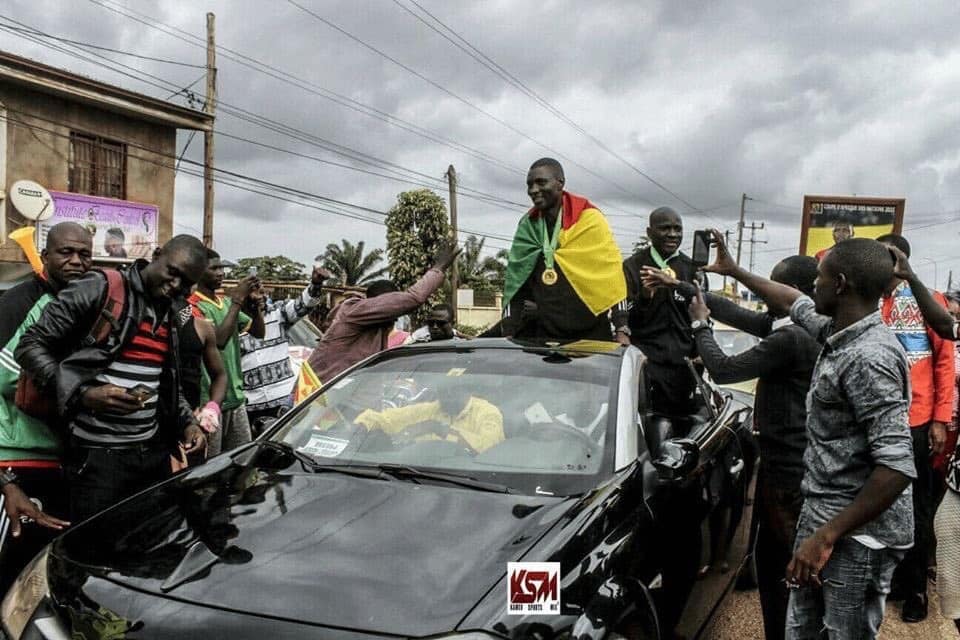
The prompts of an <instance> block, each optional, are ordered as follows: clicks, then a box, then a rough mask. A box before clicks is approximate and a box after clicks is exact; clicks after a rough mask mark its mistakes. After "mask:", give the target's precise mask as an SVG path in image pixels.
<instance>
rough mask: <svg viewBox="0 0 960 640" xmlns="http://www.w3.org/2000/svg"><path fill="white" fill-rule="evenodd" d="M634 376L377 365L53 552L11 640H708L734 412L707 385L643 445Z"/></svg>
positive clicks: (724, 535) (29, 577)
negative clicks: (690, 406)
mask: <svg viewBox="0 0 960 640" xmlns="http://www.w3.org/2000/svg"><path fill="white" fill-rule="evenodd" d="M643 362H644V358H643V355H642V354H641V353H640V351H638V350H637V349H635V348H633V347H630V348H623V347H619V346H618V345H614V344H612V343H574V344H569V345H565V346H557V345H549V344H548V345H539V346H532V345H524V344H519V343H515V342H511V341H507V340H499V339H496V340H493V339H491V340H472V341H465V342H444V343H428V344H426V345H423V346H411V347H403V348H399V349H391V350H388V351H385V352H382V353H380V354H378V355H376V356H374V357H372V358H369V359H368V360H366V361H365V362H363V363H361V364H359V365H358V366H356V367H354V368H352V369H350V370H348V371H347V372H345V373H344V374H342V375H341V376H339V377H338V378H337V379H334V380H332V381H331V382H330V384H328V385H327V386H325V387H324V388H323V389H322V390H321V391H320V392H319V393H317V394H315V395H314V396H313V397H311V398H310V399H309V400H308V401H307V402H304V403H303V404H301V405H300V406H298V407H297V408H295V409H294V410H293V411H291V412H290V413H288V414H287V415H286V416H284V417H283V418H281V419H280V421H279V422H277V423H276V424H275V425H273V427H272V428H270V429H269V430H268V431H267V432H266V433H265V434H264V435H263V436H262V437H261V438H259V439H258V440H257V441H255V442H253V443H252V444H250V445H247V446H245V447H241V448H239V449H236V450H234V451H231V452H228V453H225V454H222V455H220V456H218V457H216V458H213V459H212V460H210V461H209V462H207V463H206V464H204V465H202V466H198V467H196V468H193V469H189V470H187V471H185V472H182V473H181V474H179V475H177V476H175V477H174V478H172V479H170V480H169V481H166V482H164V483H162V484H160V485H158V486H156V487H153V488H151V489H149V490H147V491H144V492H142V493H140V494H138V495H136V496H134V497H132V498H130V499H128V500H126V501H125V502H122V503H121V504H119V505H117V506H115V507H113V508H111V509H109V510H107V511H105V512H103V513H101V514H99V515H97V516H95V517H93V518H92V519H90V520H88V521H86V522H84V523H82V524H80V525H78V526H75V527H74V528H73V529H71V530H70V531H69V532H67V533H66V534H64V535H63V536H61V537H60V538H58V539H57V540H56V541H55V542H54V543H53V544H52V545H50V547H49V548H48V549H47V550H46V551H45V552H43V553H42V554H40V555H39V556H38V557H37V558H36V559H35V560H34V561H33V562H32V564H31V565H30V566H29V567H28V568H27V569H26V570H25V571H24V573H23V574H22V575H21V576H20V578H19V579H18V581H17V583H16V584H15V586H14V587H13V588H12V589H11V591H10V592H9V594H8V595H7V597H6V598H5V600H4V601H3V605H2V620H3V629H4V632H5V633H6V635H7V637H8V638H11V639H13V640H20V639H23V638H67V637H71V636H72V637H73V638H114V637H116V638H119V637H126V638H230V639H231V640H240V639H242V638H298V639H300V638H355V639H361V638H376V637H384V638H385V637H394V638H396V637H403V638H422V637H430V638H451V639H452V638H458V639H460V640H481V639H491V638H618V637H629V638H668V637H672V636H671V632H676V633H677V634H680V635H682V636H684V637H690V638H692V637H697V636H702V635H704V634H705V633H706V630H707V629H708V628H709V623H710V619H711V616H712V614H713V613H714V611H715V609H716V607H717V605H718V604H719V602H720V601H721V599H722V598H723V596H724V595H725V594H726V593H727V591H728V590H729V589H730V588H731V585H732V583H733V581H734V578H735V576H736V575H737V571H738V569H739V568H740V567H741V566H742V564H743V562H744V560H745V558H746V557H747V555H748V554H747V546H748V542H749V539H750V536H749V535H748V529H749V522H750V512H749V500H748V494H749V490H750V488H751V485H752V475H753V469H754V468H755V465H754V461H755V454H754V453H753V451H754V450H755V449H754V447H753V443H752V441H751V439H750V438H751V435H750V427H751V421H752V420H751V413H750V408H749V406H748V405H747V404H745V402H744V400H743V399H736V398H734V397H733V395H732V394H731V392H724V391H721V390H718V389H717V388H715V387H713V386H711V385H709V384H708V383H703V384H701V386H700V398H699V400H700V407H699V409H698V412H697V413H696V414H695V415H693V416H692V417H691V419H690V420H689V421H688V423H687V424H686V425H677V426H675V427H674V429H675V432H674V433H669V432H666V433H663V432H662V429H658V430H657V435H656V438H654V436H653V435H652V433H653V431H654V430H653V429H651V428H647V429H645V428H644V427H645V425H646V423H648V422H649V417H648V416H646V415H645V413H644V406H643V405H644V403H643V402H642V400H641V397H640V393H639V389H641V388H642V376H643V371H644V367H643ZM691 375H693V373H691ZM647 426H648V425H647ZM677 431H682V433H677ZM645 434H647V435H646V436H645ZM654 439H656V440H657V441H653V440H654ZM651 451H655V453H654V454H651ZM515 563H519V564H515ZM545 563H546V564H545Z"/></svg>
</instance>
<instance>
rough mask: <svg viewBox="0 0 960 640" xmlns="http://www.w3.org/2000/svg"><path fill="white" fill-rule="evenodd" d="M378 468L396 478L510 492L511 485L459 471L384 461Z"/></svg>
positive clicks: (493, 491)
mask: <svg viewBox="0 0 960 640" xmlns="http://www.w3.org/2000/svg"><path fill="white" fill-rule="evenodd" d="M375 468H377V469H379V470H380V471H382V472H384V473H388V474H390V475H391V476H393V477H394V478H400V479H405V480H412V481H413V482H418V481H419V480H420V479H421V478H422V479H425V480H436V481H439V482H449V483H450V484H455V485H459V486H461V487H468V488H470V489H479V490H480V491H489V492H491V493H510V487H508V486H506V485H503V484H497V483H495V482H484V481H483V480H478V479H476V478H473V477H471V476H465V475H460V474H459V473H444V472H441V471H427V470H424V469H417V468H416V467H411V466H409V465H405V464H394V463H382V464H378V465H376V467H375Z"/></svg>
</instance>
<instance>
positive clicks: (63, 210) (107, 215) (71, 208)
mask: <svg viewBox="0 0 960 640" xmlns="http://www.w3.org/2000/svg"><path fill="white" fill-rule="evenodd" d="M50 195H51V196H52V197H53V204H54V212H53V216H51V217H50V218H49V219H48V220H45V221H44V222H41V223H40V248H41V249H42V248H43V247H45V246H46V245H47V233H48V232H49V231H50V227H52V226H53V225H55V224H57V223H58V222H65V221H70V222H76V223H77V224H79V225H81V226H83V227H86V228H87V230H88V231H90V233H92V234H93V258H94V260H98V261H102V262H111V261H112V262H126V261H130V260H135V259H137V258H147V259H149V258H150V256H151V255H152V254H153V250H154V249H155V248H156V246H157V238H158V236H157V221H158V217H159V213H160V212H159V209H158V208H157V206H156V205H152V204H141V203H139V202H129V201H127V200H114V199H113V198H100V197H97V196H88V195H83V194H79V193H67V192H64V191H51V192H50Z"/></svg>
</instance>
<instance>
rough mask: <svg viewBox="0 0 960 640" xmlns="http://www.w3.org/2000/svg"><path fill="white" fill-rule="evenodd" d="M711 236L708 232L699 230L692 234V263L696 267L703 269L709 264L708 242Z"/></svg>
mask: <svg viewBox="0 0 960 640" xmlns="http://www.w3.org/2000/svg"><path fill="white" fill-rule="evenodd" d="M711 238H712V234H711V233H710V232H709V231H705V230H699V231H694V232H693V255H692V256H691V258H692V259H693V263H694V264H695V265H697V266H698V267H705V266H707V265H708V264H710V240H711Z"/></svg>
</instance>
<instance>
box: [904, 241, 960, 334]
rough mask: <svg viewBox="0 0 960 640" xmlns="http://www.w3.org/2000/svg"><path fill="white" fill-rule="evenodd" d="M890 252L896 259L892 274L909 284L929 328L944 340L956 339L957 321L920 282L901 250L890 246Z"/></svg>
mask: <svg viewBox="0 0 960 640" xmlns="http://www.w3.org/2000/svg"><path fill="white" fill-rule="evenodd" d="M890 253H891V254H893V257H894V260H896V264H895V265H894V267H893V275H895V276H897V277H898V278H901V279H903V280H906V281H907V284H909V285H910V291H912V292H913V297H914V298H916V300H917V305H918V306H919V307H920V313H922V314H923V319H924V320H926V322H927V324H928V325H930V328H931V329H933V330H934V331H935V332H936V333H937V335H938V336H940V337H941V338H943V339H944V340H956V339H957V328H956V326H957V322H956V320H954V319H953V316H951V315H950V312H948V311H947V310H946V309H944V308H943V307H942V306H941V305H940V304H938V303H937V301H936V300H935V299H934V297H933V294H932V293H930V289H927V287H926V286H925V285H924V284H923V283H922V282H920V278H919V277H918V276H917V274H916V273H914V271H913V267H911V266H910V261H909V260H908V259H907V256H906V254H904V253H903V251H900V249H897V248H896V247H890Z"/></svg>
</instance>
